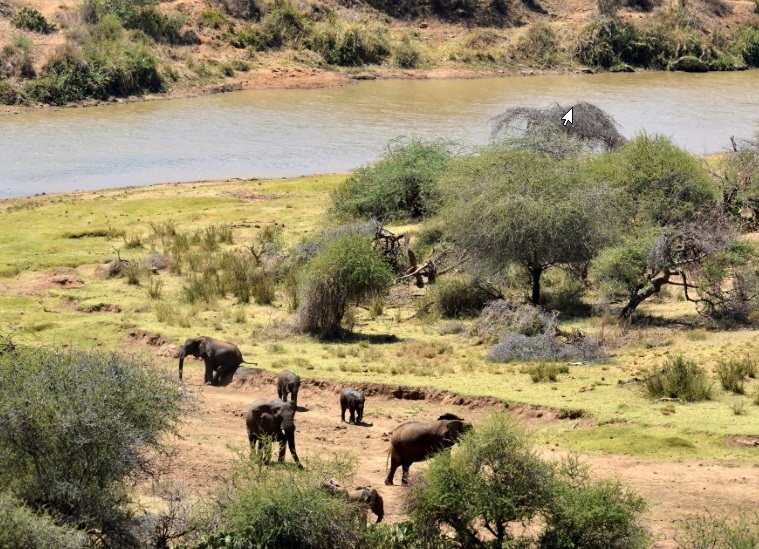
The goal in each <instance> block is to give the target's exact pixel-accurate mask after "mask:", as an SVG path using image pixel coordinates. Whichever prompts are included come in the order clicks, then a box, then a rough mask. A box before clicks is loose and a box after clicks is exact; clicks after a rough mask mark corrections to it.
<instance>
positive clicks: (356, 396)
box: [340, 389, 366, 425]
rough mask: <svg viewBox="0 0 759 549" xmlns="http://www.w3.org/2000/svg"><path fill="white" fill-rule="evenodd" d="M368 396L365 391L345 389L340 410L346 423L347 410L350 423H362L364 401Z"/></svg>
mask: <svg viewBox="0 0 759 549" xmlns="http://www.w3.org/2000/svg"><path fill="white" fill-rule="evenodd" d="M365 402H366V397H365V396H364V392H363V391H356V390H354V389H345V390H344V391H343V392H342V394H341V395H340V410H341V411H342V415H341V417H342V421H343V423H345V410H348V412H349V414H350V415H349V421H348V423H353V424H354V425H356V424H359V423H361V421H362V420H363V419H364V403H365Z"/></svg>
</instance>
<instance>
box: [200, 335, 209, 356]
mask: <svg viewBox="0 0 759 549" xmlns="http://www.w3.org/2000/svg"><path fill="white" fill-rule="evenodd" d="M205 354H207V353H206V338H204V337H201V338H200V343H198V356H203V355H205Z"/></svg>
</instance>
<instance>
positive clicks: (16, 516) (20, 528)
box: [0, 492, 90, 549]
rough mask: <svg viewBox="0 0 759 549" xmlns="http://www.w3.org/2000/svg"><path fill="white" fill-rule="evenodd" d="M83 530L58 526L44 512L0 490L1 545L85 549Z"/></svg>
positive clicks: (9, 548)
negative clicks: (35, 510) (36, 511)
mask: <svg viewBox="0 0 759 549" xmlns="http://www.w3.org/2000/svg"><path fill="white" fill-rule="evenodd" d="M88 541H89V540H88V539H87V536H86V535H85V534H84V532H80V531H77V530H74V529H73V528H67V527H65V526H59V525H57V524H56V523H55V521H54V520H53V519H52V518H51V517H50V516H49V515H46V514H45V513H35V512H34V511H32V510H31V509H30V508H29V507H27V506H26V505H24V504H23V503H22V502H20V501H18V500H17V499H16V498H14V497H13V496H12V495H10V494H9V493H7V492H5V493H0V547H5V548H8V549H16V548H18V549H21V548H24V549H26V548H34V549H85V548H86V547H90V545H89V543H88Z"/></svg>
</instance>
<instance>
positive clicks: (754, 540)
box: [675, 515, 759, 549]
mask: <svg viewBox="0 0 759 549" xmlns="http://www.w3.org/2000/svg"><path fill="white" fill-rule="evenodd" d="M675 539H676V541H677V547H678V548H679V549H691V548H693V547H695V548H701V547H724V548H726V549H750V548H752V547H759V518H757V517H756V516H753V517H748V516H745V515H741V516H738V517H737V518H736V517H727V516H722V517H720V516H713V515H697V516H695V517H691V518H689V519H686V520H685V521H684V523H683V526H682V527H681V528H680V530H679V532H678V533H677V535H676V537H675Z"/></svg>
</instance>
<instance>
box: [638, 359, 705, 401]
mask: <svg viewBox="0 0 759 549" xmlns="http://www.w3.org/2000/svg"><path fill="white" fill-rule="evenodd" d="M645 387H646V391H647V392H648V394H649V396H650V397H652V398H679V399H680V400H683V401H685V402H695V401H699V400H710V399H711V398H712V393H713V384H712V382H711V381H709V379H708V377H707V375H706V372H705V371H704V369H703V368H701V367H700V366H699V365H698V364H696V362H695V361H692V360H686V359H685V358H683V357H682V356H677V357H675V358H671V359H667V360H666V362H665V363H664V366H663V367H662V369H661V370H660V371H658V372H656V373H654V374H651V375H650V376H648V378H647V379H646V382H645Z"/></svg>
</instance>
